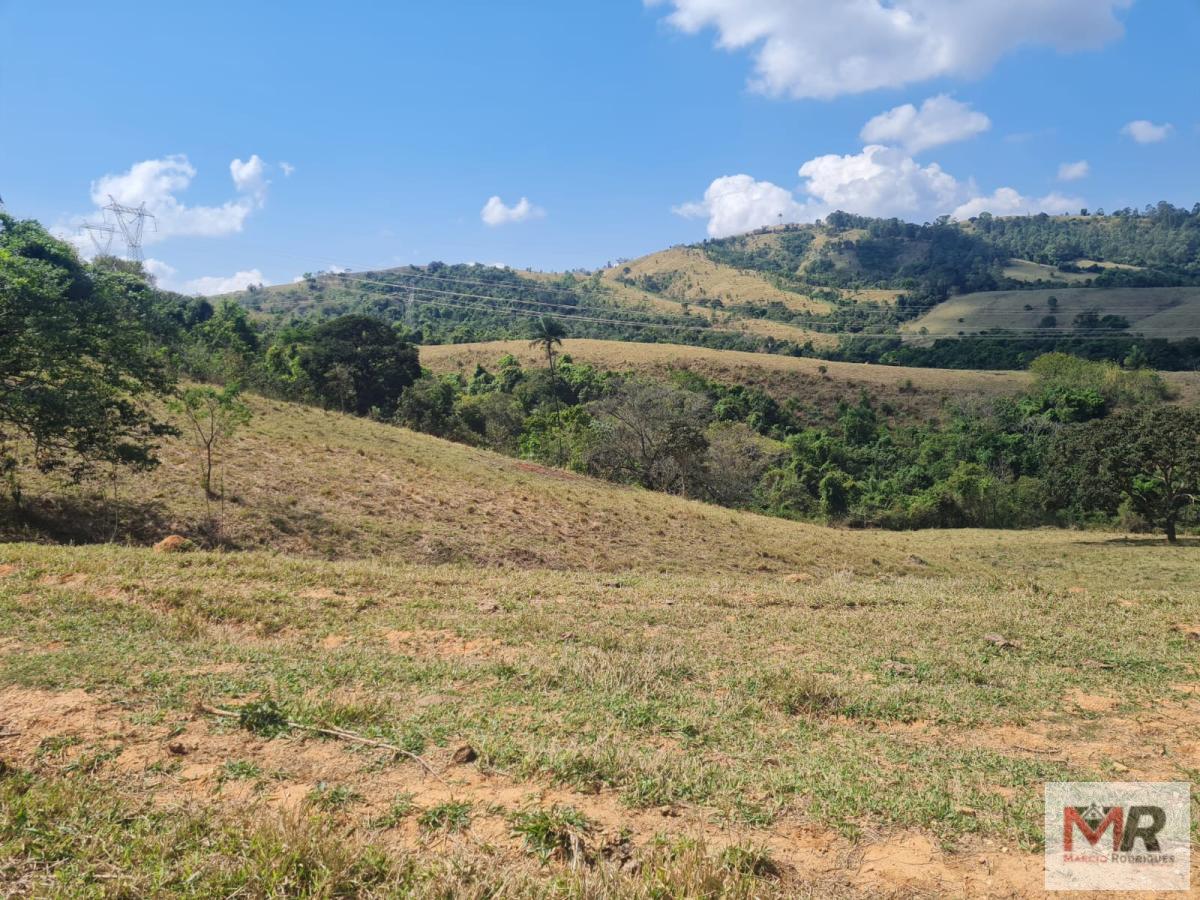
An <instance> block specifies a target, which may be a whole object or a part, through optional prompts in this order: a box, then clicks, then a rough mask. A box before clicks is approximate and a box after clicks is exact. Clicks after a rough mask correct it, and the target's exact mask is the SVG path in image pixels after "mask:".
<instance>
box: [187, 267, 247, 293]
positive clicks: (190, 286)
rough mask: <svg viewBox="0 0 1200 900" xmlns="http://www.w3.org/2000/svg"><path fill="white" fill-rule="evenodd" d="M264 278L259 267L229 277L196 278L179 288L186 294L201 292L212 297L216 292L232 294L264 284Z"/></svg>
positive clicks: (209, 276)
mask: <svg viewBox="0 0 1200 900" xmlns="http://www.w3.org/2000/svg"><path fill="white" fill-rule="evenodd" d="M264 280H265V279H264V278H263V273H262V272H260V271H259V270H258V269H250V270H249V271H247V272H235V273H234V274H233V275H229V276H227V277H222V276H220V275H208V276H205V277H204V278H194V279H192V280H191V281H187V282H184V284H183V285H182V286H181V287H180V289H179V290H180V292H181V293H184V294H199V295H201V296H204V297H212V296H214V295H216V294H230V293H233V292H234V291H244V290H245V289H246V288H248V287H250V285H252V284H262V283H263V282H264Z"/></svg>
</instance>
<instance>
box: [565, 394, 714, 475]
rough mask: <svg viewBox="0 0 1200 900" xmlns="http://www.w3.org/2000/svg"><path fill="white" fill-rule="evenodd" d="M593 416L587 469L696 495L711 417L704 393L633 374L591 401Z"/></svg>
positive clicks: (704, 459) (704, 458)
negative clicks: (593, 422)
mask: <svg viewBox="0 0 1200 900" xmlns="http://www.w3.org/2000/svg"><path fill="white" fill-rule="evenodd" d="M590 408H591V411H592V414H593V415H594V416H595V419H596V421H597V429H596V436H595V439H594V440H595V443H594V445H593V446H591V447H590V448H589V449H588V460H587V465H588V468H589V469H590V470H591V471H592V472H594V473H595V474H598V475H600V476H602V477H604V478H608V479H610V480H613V481H625V482H632V483H634V484H640V485H641V486H642V487H646V488H650V489H651V490H655V491H666V492H668V493H673V494H684V495H686V496H695V495H697V494H698V493H700V492H701V491H702V490H703V486H704V484H705V461H706V453H707V451H708V446H709V444H708V439H707V437H706V436H705V430H706V428H707V425H708V422H709V418H710V404H709V402H708V399H707V398H706V397H703V396H702V395H700V394H696V393H693V392H692V391H687V390H682V389H680V388H676V387H672V386H670V385H666V384H661V383H658V382H654V381H643V380H640V379H631V380H630V381H628V382H626V383H625V384H624V385H622V386H621V387H619V388H618V389H617V390H615V391H614V393H613V395H612V396H611V397H608V398H605V399H604V400H599V401H597V402H595V403H593V404H592V405H591V407H590Z"/></svg>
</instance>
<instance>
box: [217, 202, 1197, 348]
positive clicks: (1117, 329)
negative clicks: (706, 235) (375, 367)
mask: <svg viewBox="0 0 1200 900" xmlns="http://www.w3.org/2000/svg"><path fill="white" fill-rule="evenodd" d="M1168 289H1169V290H1170V291H1171V293H1164V291H1167V290H1168ZM1148 290H1156V291H1158V293H1149V292H1148V293H1142V292H1143V291H1148ZM1024 292H1031V293H1030V295H1029V298H1028V300H1023V299H1021V298H1020V297H1019V296H1017V295H1019V294H1023V293H1024ZM1046 292H1049V294H1047V293H1046ZM1000 293H1003V294H1005V295H1006V296H1015V297H1016V299H1015V300H1014V301H1013V302H1012V303H1011V304H1009V305H1003V304H1001V305H1000V306H997V305H996V303H995V298H996V296H997V295H998V294H1000ZM1048 296H1053V297H1054V299H1055V303H1058V302H1061V304H1062V309H1061V310H1060V309H1056V308H1055V305H1054V304H1050V305H1049V306H1048V305H1047V299H1048ZM1164 298H1166V299H1164ZM236 299H237V300H238V302H239V303H241V304H242V305H244V306H245V307H246V308H248V309H250V310H251V311H253V312H254V313H256V314H257V315H260V316H263V317H266V318H269V319H271V320H272V321H274V322H276V323H287V322H292V321H297V320H299V319H305V318H312V317H316V318H328V317H333V316H338V315H344V314H347V313H359V314H365V315H371V316H376V317H379V318H382V319H384V320H385V321H389V322H393V323H397V324H401V325H402V326H403V327H404V329H405V330H406V331H407V333H408V335H409V336H410V337H411V338H412V339H413V340H414V341H416V342H419V343H425V344H439V343H466V342H473V341H484V340H497V339H505V338H512V337H515V336H518V335H520V334H522V333H523V332H524V324H525V321H526V320H528V319H531V318H536V317H537V316H539V315H542V314H551V315H555V316H560V317H563V318H564V319H565V320H568V321H569V322H570V330H571V334H572V335H573V336H577V337H593V338H605V339H614V340H627V341H628V340H632V341H638V342H659V341H662V342H669V343H685V344H692V345H696V346H703V347H712V348H723V349H739V350H759V351H768V352H775V353H785V354H791V355H796V356H819V357H824V358H828V359H843V360H852V361H864V360H865V361H872V362H883V363H889V364H905V365H926V366H935V367H969V368H1023V367H1024V366H1026V365H1028V363H1029V362H1030V361H1031V360H1032V359H1034V358H1036V357H1037V356H1038V355H1040V354H1041V353H1044V352H1047V351H1059V352H1070V353H1075V354H1079V355H1083V356H1087V357H1089V358H1093V359H1107V360H1112V361H1123V360H1124V359H1126V358H1128V357H1129V356H1130V354H1133V353H1135V350H1136V355H1137V356H1138V358H1144V359H1146V360H1147V361H1149V362H1150V363H1152V364H1153V365H1155V366H1157V367H1159V368H1163V369H1193V368H1195V367H1196V366H1197V365H1200V205H1197V207H1194V208H1193V209H1191V210H1190V211H1189V210H1186V209H1182V208H1177V207H1174V206H1172V205H1170V204H1167V203H1160V204H1158V205H1157V206H1153V207H1147V208H1145V209H1144V210H1135V209H1125V210H1119V211H1117V212H1115V213H1113V214H1104V213H1103V211H1099V210H1098V211H1096V213H1095V214H1088V215H1078V216H1053V217H1052V216H1046V215H1039V216H1027V217H1011V218H1000V217H994V216H991V215H989V214H986V213H985V214H983V215H981V216H979V217H977V218H974V219H971V220H970V221H967V222H953V221H949V220H946V219H942V220H939V221H937V222H934V223H928V224H924V225H917V224H912V223H907V222H902V221H900V220H898V219H868V218H864V217H861V216H854V215H849V214H846V213H834V214H832V215H830V216H829V217H828V218H827V219H826V220H824V221H823V222H820V223H818V224H815V225H787V226H781V227H778V228H772V229H764V230H761V231H758V232H754V233H752V234H745V235H739V236H736V237H730V238H723V239H719V240H709V241H705V242H703V243H701V244H697V245H694V246H690V247H675V248H672V249H670V250H665V251H662V252H660V253H654V254H651V255H649V256H646V257H642V258H640V259H637V260H630V261H622V262H618V263H617V264H615V265H611V266H608V267H606V268H604V269H602V270H599V271H594V272H576V273H566V274H548V273H535V272H528V271H518V270H513V269H502V268H494V267H487V266H478V265H471V266H463V265H446V264H443V263H440V262H434V263H430V264H429V265H428V266H423V267H406V268H402V269H391V270H385V271H378V272H366V273H340V274H331V273H318V274H315V275H306V276H305V277H304V278H303V279H301V280H300V281H299V282H297V283H296V284H292V285H281V286H277V287H269V288H259V289H254V290H251V291H249V292H246V293H243V294H240V295H237V296H236ZM948 301H954V303H955V304H956V305H955V312H954V314H953V315H951V316H949V317H948V316H947V313H946V312H945V305H946V304H947V302H948Z"/></svg>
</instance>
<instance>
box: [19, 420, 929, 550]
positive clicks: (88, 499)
mask: <svg viewBox="0 0 1200 900" xmlns="http://www.w3.org/2000/svg"><path fill="white" fill-rule="evenodd" d="M252 406H253V409H254V414H255V415H254V418H253V420H252V421H251V423H250V425H249V426H247V427H246V428H245V429H244V430H242V431H241V432H239V433H238V434H237V436H236V437H235V438H234V440H233V442H232V443H231V444H230V445H229V447H228V449H227V450H226V451H225V452H224V454H223V455H222V462H221V470H220V479H221V480H222V481H223V483H224V485H225V489H226V491H227V498H228V499H227V501H226V503H225V504H224V505H223V507H221V508H219V509H214V510H212V512H213V514H214V515H219V516H220V517H221V518H222V525H221V528H220V538H221V541H222V542H223V543H224V544H225V545H226V546H229V547H232V548H237V549H242V550H248V549H268V550H272V551H276V552H281V553H288V554H296V555H304V556H316V557H323V558H351V559H353V558H370V557H379V556H386V557H387V558H389V559H394V560H407V561H414V562H434V563H449V562H462V563H474V564H478V565H488V566H491V565H497V566H505V565H519V566H526V565H536V566H540V567H546V568H555V569H558V568H561V569H586V570H592V571H614V570H618V569H630V568H644V569H649V570H654V571H672V572H678V571H689V570H694V569H695V568H696V567H698V566H699V567H703V568H704V569H705V570H706V571H711V572H734V571H740V572H757V571H776V572H787V571H793V570H796V569H808V568H811V567H818V568H821V569H822V570H825V569H830V570H832V569H842V568H848V569H862V570H864V571H869V570H875V569H877V568H879V567H883V568H884V569H897V568H898V569H900V570H903V569H905V568H907V566H906V565H905V563H904V562H903V561H904V559H905V557H906V556H907V554H908V551H907V550H906V549H905V548H906V546H907V544H906V542H905V540H904V539H903V538H902V537H900V536H897V537H896V538H895V540H896V543H895V546H894V547H893V548H892V549H891V550H890V551H887V552H884V551H883V550H882V548H881V547H880V546H879V544H878V542H876V541H874V540H872V541H870V542H869V549H867V547H868V544H866V543H864V544H862V546H863V548H864V549H862V550H861V551H857V550H854V549H853V548H854V547H855V546H857V545H858V544H859V543H860V540H859V537H858V536H856V535H839V534H837V533H836V532H833V531H830V530H828V529H825V528H819V527H816V526H811V525H803V524H800V523H793V522H784V521H781V520H778V519H772V518H769V517H765V516H757V515H751V514H745V513H739V512H733V511H730V510H726V509H721V508H719V507H713V506H708V505H706V504H703V503H697V502H692V501H688V500H684V499H681V498H678V497H672V496H668V495H665V494H659V493H654V492H649V491H643V490H638V489H632V488H624V487H621V486H618V485H614V484H610V483H608V482H604V481H598V480H595V479H591V478H585V477H582V476H578V475H574V474H572V473H569V472H565V471H561V470H558V469H548V468H545V467H543V466H539V465H536V464H533V463H528V462H524V461H521V460H515V459H511V458H509V457H505V456H500V455H498V454H494V453H490V452H487V451H483V450H476V449H472V448H470V447H465V446H462V445H460V444H455V443H451V442H449V441H443V440H440V439H438V438H434V437H430V436H428V435H423V434H418V433H415V432H412V431H408V430H406V429H403V428H397V427H394V426H390V425H384V424H380V423H377V422H372V421H370V420H367V419H360V418H355V417H351V416H344V415H341V414H338V413H332V412H327V411H322V410H318V409H314V408H311V407H304V406H298V405H293V404H288V403H278V402H272V401H269V400H260V399H255V400H253V402H252ZM161 455H162V466H161V467H160V468H159V469H158V470H156V471H154V472H151V473H148V474H145V475H131V476H128V477H127V478H125V479H123V480H122V481H121V482H119V483H118V484H117V486H116V492H117V496H118V498H119V503H118V505H117V508H116V511H115V513H114V510H113V508H112V505H111V503H110V501H111V497H112V489H111V487H110V488H109V489H108V490H107V491H106V492H104V494H98V493H92V494H89V493H87V492H85V491H67V492H65V493H64V492H63V491H62V490H61V489H60V488H58V487H57V486H56V485H55V484H54V483H52V482H49V481H46V480H42V481H37V480H34V481H32V482H31V483H30V484H28V485H27V486H26V494H27V495H28V496H29V498H30V500H29V504H30V507H31V509H30V512H31V514H32V515H33V517H34V523H33V524H32V525H29V526H25V527H24V529H23V530H22V529H18V528H17V527H16V526H15V525H14V524H13V523H12V522H11V521H10V522H8V523H6V530H5V532H4V533H3V534H4V536H5V537H6V538H8V539H12V538H19V537H27V538H35V539H36V538H39V537H40V538H42V539H53V540H60V541H72V542H83V543H87V542H94V541H104V540H109V539H113V538H116V539H127V540H131V541H133V542H136V543H141V544H150V543H153V542H155V541H157V540H159V539H160V538H162V537H163V536H164V535H166V534H170V533H182V534H184V535H187V536H191V537H195V538H196V539H197V540H204V539H205V536H206V530H205V529H204V528H203V527H202V522H203V521H204V520H205V519H206V517H207V516H208V515H209V513H210V510H209V509H208V507H207V505H206V503H205V501H204V498H203V495H202V493H201V491H200V488H199V482H198V474H197V471H198V470H197V465H198V462H197V457H196V452H195V450H194V449H193V448H192V446H191V445H190V443H189V442H188V439H187V438H186V437H184V438H178V439H174V440H171V441H169V442H168V443H167V444H166V445H165V446H164V448H163V452H162V454H161ZM39 497H40V499H38V498H39ZM114 516H115V521H114ZM835 551H836V552H835Z"/></svg>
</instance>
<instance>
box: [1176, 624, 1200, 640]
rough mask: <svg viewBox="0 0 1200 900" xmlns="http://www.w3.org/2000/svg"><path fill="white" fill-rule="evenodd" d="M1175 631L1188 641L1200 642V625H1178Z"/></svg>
mask: <svg viewBox="0 0 1200 900" xmlns="http://www.w3.org/2000/svg"><path fill="white" fill-rule="evenodd" d="M1175 630H1176V631H1178V632H1179V633H1180V634H1182V635H1183V636H1184V637H1186V638H1187V639H1188V640H1192V641H1200V625H1176V626H1175Z"/></svg>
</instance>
